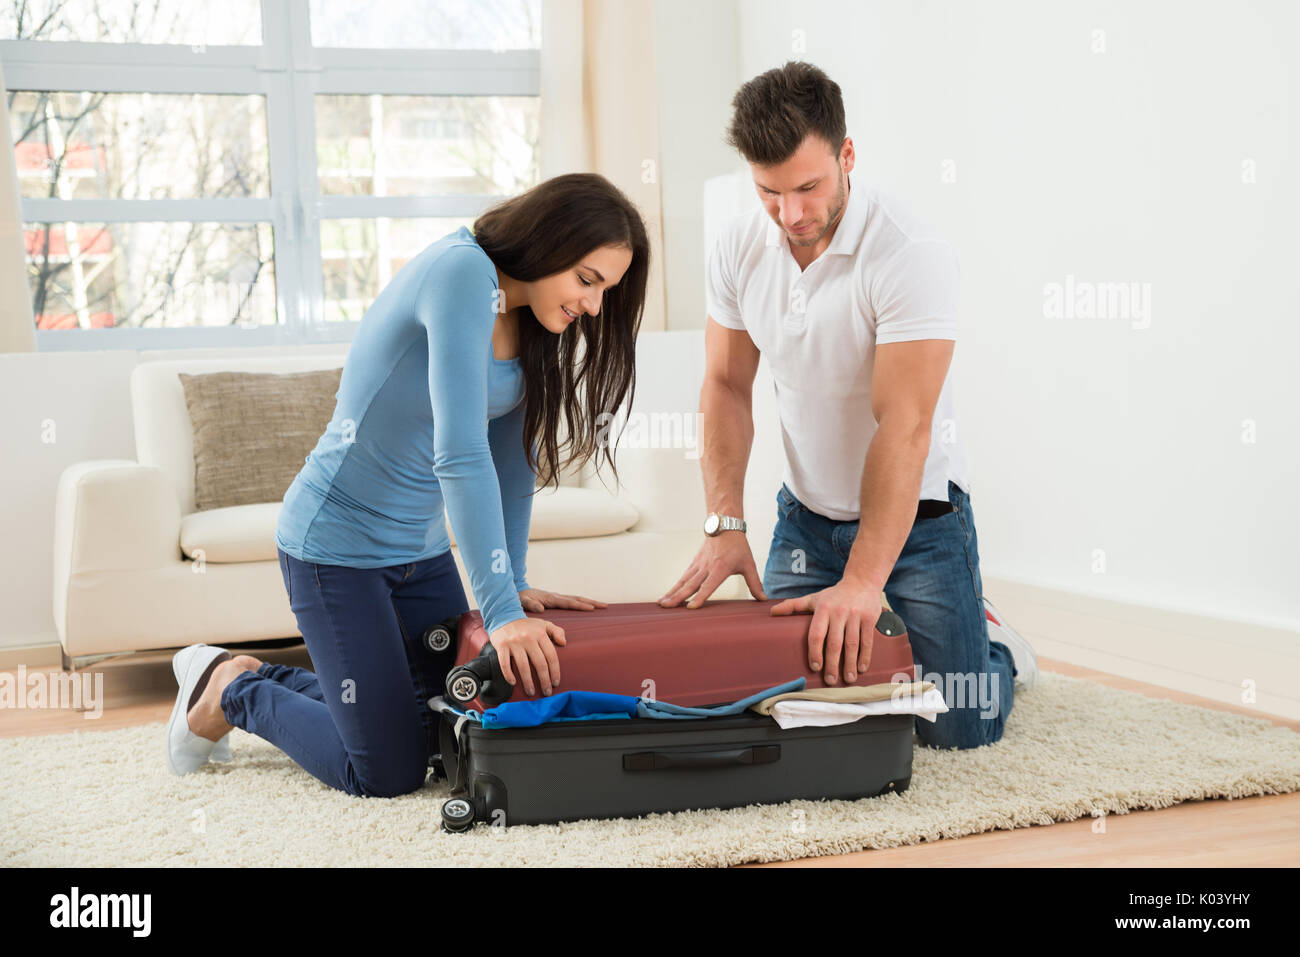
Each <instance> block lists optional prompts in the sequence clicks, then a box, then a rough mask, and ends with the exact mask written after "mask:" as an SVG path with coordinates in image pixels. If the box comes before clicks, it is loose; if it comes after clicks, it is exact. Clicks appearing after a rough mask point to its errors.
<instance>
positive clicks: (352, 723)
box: [221, 548, 469, 797]
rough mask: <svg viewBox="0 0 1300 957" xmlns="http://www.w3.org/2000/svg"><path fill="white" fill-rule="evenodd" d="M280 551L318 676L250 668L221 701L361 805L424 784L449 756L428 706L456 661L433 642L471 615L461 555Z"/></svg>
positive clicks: (228, 712)
mask: <svg viewBox="0 0 1300 957" xmlns="http://www.w3.org/2000/svg"><path fill="white" fill-rule="evenodd" d="M276 551H277V552H278V553H279V557H280V573H281V574H282V575H283V576H284V586H285V589H286V591H287V592H288V593H289V607H290V608H292V609H293V613H294V615H295V616H296V617H297V619H298V629H299V631H301V632H302V637H303V641H305V642H306V644H307V652H308V654H309V655H310V656H311V663H312V666H313V667H314V668H315V669H316V670H315V673H314V674H313V673H312V672H311V671H308V670H306V669H305V668H293V667H288V666H285V665H277V664H271V663H269V662H263V663H262V665H261V667H260V668H258V669H257V670H256V671H245V672H241V673H240V674H239V675H237V676H236V677H235V679H234V680H233V681H231V682H230V684H229V685H227V686H226V688H225V690H223V691H222V693H221V710H222V712H223V713H224V714H225V716H226V720H227V721H228V722H230V724H232V725H234V726H235V727H236V728H243V729H244V730H245V731H248V732H249V733H251V734H255V735H257V736H258V737H259V738H263V739H265V740H267V741H270V742H271V743H272V744H274V745H275V746H276V747H277V748H279V749H280V750H281V751H283V752H284V753H285V754H287V755H289V757H291V758H293V760H294V761H296V762H297V763H298V764H299V765H301V766H302V767H303V768H304V769H305V770H307V771H308V772H309V773H311V774H312V775H314V776H315V777H317V778H319V779H320V780H321V781H324V782H325V783H326V784H328V785H329V786H330V787H333V788H338V789H339V790H341V791H346V792H347V793H349V794H352V795H355V796H357V797H393V796H396V795H398V794H405V793H407V792H409V791H414V790H416V789H418V788H420V787H422V786H423V785H424V782H425V776H426V774H427V772H428V767H429V756H430V755H431V754H433V753H434V752H435V751H436V750H437V748H436V747H435V741H436V732H437V725H436V717H437V716H436V715H433V714H432V713H431V712H430V711H429V707H428V704H427V702H428V699H429V698H432V697H433V696H434V695H438V694H442V686H443V682H444V681H445V680H446V676H447V671H448V670H449V668H450V661H449V660H448V658H446V657H444V656H435V655H434V654H433V653H432V652H430V651H428V650H427V649H426V648H425V647H424V644H423V642H422V641H421V636H422V635H423V634H424V631H425V629H426V628H428V627H429V626H430V625H433V624H437V623H438V622H440V621H443V620H444V619H447V618H450V617H452V616H454V615H458V614H460V613H461V612H463V611H465V610H466V609H468V607H469V603H468V602H467V601H466V599H465V590H464V588H463V587H462V586H461V582H460V575H459V574H458V572H457V570H456V564H455V560H454V559H453V558H452V555H451V552H450V551H447V552H443V553H442V554H441V555H437V556H434V557H433V558H428V559H425V560H424V561H420V562H410V563H407V564H403V565H390V566H388V567H386V568H351V567H348V566H343V565H319V564H316V563H314V562H303V561H299V560H298V559H296V558H294V557H293V556H292V555H288V554H286V553H285V552H284V551H283V550H282V549H278V548H277V549H276Z"/></svg>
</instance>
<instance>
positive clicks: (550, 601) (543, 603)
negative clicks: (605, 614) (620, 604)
mask: <svg viewBox="0 0 1300 957" xmlns="http://www.w3.org/2000/svg"><path fill="white" fill-rule="evenodd" d="M519 604H521V605H523V606H524V611H545V610H546V609H547V608H577V609H578V610H579V611H594V610H595V609H597V608H605V607H607V606H606V604H605V602H603V601H596V599H594V598H583V597H582V596H581V595H558V594H556V593H555V592H552V591H542V590H541V589H540V588H525V589H524V590H523V591H521V592H520V593H519Z"/></svg>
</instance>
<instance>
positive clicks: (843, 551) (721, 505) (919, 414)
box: [660, 62, 1037, 748]
mask: <svg viewBox="0 0 1300 957" xmlns="http://www.w3.org/2000/svg"><path fill="white" fill-rule="evenodd" d="M732 106H733V109H734V114H733V117H732V123H731V127H730V129H729V131H728V142H729V143H730V145H731V146H732V147H733V148H735V149H737V150H738V151H739V152H740V154H741V155H742V156H744V157H745V159H746V161H747V162H748V163H749V167H750V171H751V174H752V176H753V180H754V185H755V188H756V190H757V193H758V196H759V199H760V200H761V202H762V208H761V209H759V210H755V211H754V212H753V213H752V214H747V215H746V216H743V217H740V218H738V219H736V220H735V221H733V222H732V223H730V224H729V225H728V226H727V228H726V229H725V230H724V231H723V234H722V235H721V236H720V237H719V240H718V243H717V245H716V246H715V248H714V249H713V251H712V255H711V257H710V262H709V276H708V287H707V288H708V306H709V314H708V319H707V322H706V329H705V348H706V353H707V359H706V371H705V377H704V386H703V389H702V391H701V394H700V409H701V413H702V425H701V438H702V450H701V466H702V469H703V473H704V491H705V501H706V505H707V507H708V511H709V516H708V518H707V519H706V521H705V532H706V538H705V540H704V544H703V545H702V546H701V548H700V551H699V553H698V554H697V555H696V557H695V559H694V561H692V563H691V565H690V566H689V567H688V569H687V570H686V573H685V574H684V575H683V576H682V577H681V578H680V579H679V580H678V581H677V583H676V584H675V585H673V587H672V588H671V589H669V591H668V593H667V594H666V595H664V597H663V598H661V599H660V603H661V604H662V605H664V606H666V607H671V606H675V605H677V604H679V603H680V602H681V601H682V600H684V599H690V600H689V602H688V605H687V606H688V607H690V608H696V607H699V605H700V604H702V603H703V602H704V601H705V600H707V599H708V597H709V596H710V595H711V594H712V593H713V592H714V591H715V590H716V589H717V587H718V586H719V585H720V584H721V583H722V582H723V581H724V580H725V579H726V578H728V577H729V576H731V575H733V574H737V573H739V574H741V575H743V576H744V578H745V581H746V582H747V584H748V586H749V590H750V593H751V594H752V595H753V596H754V597H755V598H758V599H766V598H767V597H768V596H769V595H770V596H771V597H773V598H782V599H785V600H784V601H781V602H779V603H777V604H776V605H774V606H773V608H772V613H773V614H778V615H789V614H795V613H800V612H811V613H812V621H811V622H810V624H809V631H808V664H809V667H810V669H812V670H813V671H822V672H823V678H824V680H825V682H826V683H827V685H836V684H838V683H839V682H840V681H841V679H843V680H844V681H845V682H853V681H854V680H855V679H856V676H857V674H858V673H859V672H860V671H863V670H865V669H866V667H867V663H868V660H869V658H870V652H871V642H870V636H871V635H872V633H873V628H874V625H875V623H876V620H877V618H879V616H880V613H881V607H882V600H881V592H882V591H883V592H884V594H885V596H886V597H887V598H888V601H889V605H890V607H891V608H892V609H893V610H894V611H895V612H897V613H898V614H899V615H900V616H901V617H902V619H903V622H904V623H905V624H906V626H907V629H908V633H909V637H910V640H911V644H912V650H913V656H914V658H915V661H916V663H917V664H918V665H920V666H921V672H922V675H921V676H922V677H923V678H927V679H929V680H935V678H936V677H938V678H939V679H940V680H937V681H936V686H937V687H939V690H940V691H941V692H942V693H943V694H944V697H945V700H946V701H947V703H948V706H949V709H950V710H949V711H948V712H946V713H944V714H940V715H939V716H938V718H937V720H936V721H934V722H929V721H925V720H918V721H917V734H918V735H919V737H920V739H921V741H922V743H923V744H928V745H931V746H935V747H959V748H972V747H979V746H981V745H984V744H989V743H992V742H994V741H997V740H999V739H1000V738H1001V736H1002V731H1003V727H1004V725H1005V722H1006V719H1007V716H1008V715H1009V713H1010V711H1011V706H1012V701H1013V679H1016V680H1019V681H1021V682H1022V683H1023V684H1025V685H1029V684H1031V683H1032V682H1033V680H1034V679H1035V677H1036V675H1037V663H1036V660H1035V656H1034V653H1033V649H1032V648H1030V646H1029V644H1028V643H1027V642H1025V641H1024V639H1023V638H1021V637H1020V636H1019V635H1017V634H1015V633H1014V632H1013V631H1011V630H1010V629H1009V628H1005V629H999V630H998V631H997V635H998V637H999V638H1004V639H1005V641H1006V642H1007V643H1006V644H1003V643H1001V642H1000V641H992V640H990V631H989V629H988V627H987V624H986V616H985V600H984V598H983V584H982V581H981V579H980V572H979V553H978V548H977V541H976V536H975V522H974V515H973V512H972V510H971V503H970V494H969V493H970V480H969V475H968V472H969V468H968V463H967V460H966V455H965V451H964V449H963V447H962V446H961V444H960V443H959V442H958V441H957V439H956V436H955V433H954V432H953V431H952V427H953V423H954V422H955V413H954V410H953V395H952V389H951V386H950V384H949V381H948V368H949V364H950V362H951V359H952V354H953V346H954V340H955V338H956V319H957V316H956V303H957V287H958V278H959V271H958V266H957V260H956V256H955V254H954V253H953V250H952V248H951V247H950V246H949V244H948V243H946V242H945V241H944V240H943V239H941V238H939V237H937V236H936V235H934V233H933V232H932V231H931V230H930V229H929V228H928V227H927V226H926V225H925V224H924V223H923V222H921V221H920V220H918V219H917V218H916V217H914V216H912V215H911V214H910V213H908V212H907V211H906V210H905V209H904V208H903V207H902V206H900V205H899V204H898V203H897V202H896V201H894V200H893V199H892V198H890V197H888V196H886V195H884V194H883V193H881V192H880V191H878V190H872V189H870V188H869V187H868V186H866V185H865V184H864V183H862V182H860V181H854V180H852V179H851V178H850V175H849V174H850V173H851V172H852V170H853V164H854V151H853V141H852V140H851V139H850V138H848V137H847V136H846V135H845V133H846V130H845V120H844V105H843V101H842V99H841V95H840V88H839V86H838V85H837V84H836V83H835V82H833V81H832V80H831V79H830V78H829V77H828V76H826V74H825V73H823V72H822V71H821V70H819V69H818V68H817V67H815V66H812V65H811V64H807V63H798V62H791V63H787V64H786V65H785V66H784V67H781V68H778V69H773V70H769V71H768V72H766V73H763V74H762V75H760V76H758V77H756V78H754V79H753V80H751V81H749V82H748V83H746V84H745V85H744V86H742V87H741V89H740V91H739V92H738V93H737V94H736V97H735V99H734V100H733V101H732ZM760 352H761V353H766V354H767V356H768V363H769V366H770V368H771V371H772V375H773V378H774V380H775V385H776V395H777V405H778V409H779V411H780V419H781V432H782V438H783V441H784V444H785V452H786V469H785V475H784V482H783V484H782V486H781V490H780V492H779V493H778V495H777V501H776V504H777V516H778V520H777V525H776V529H775V532H774V534H773V538H772V544H771V549H770V551H769V554H768V560H767V567H766V569H765V571H764V573H763V581H762V585H761V586H760V584H759V581H758V573H757V568H756V566H755V562H754V557H753V554H752V552H751V551H750V548H749V543H748V540H747V539H746V538H745V523H744V512H743V506H742V497H743V487H744V477H745V466H746V463H747V461H748V459H749V451H750V446H751V444H752V441H753V432H754V427H753V419H752V413H751V394H752V391H753V382H754V375H755V372H756V371H757V368H758V361H759V355H760ZM692 596H694V597H692ZM997 617H999V618H1000V617H1001V616H997ZM1008 645H1011V646H1012V648H1011V649H1009V648H1008ZM1012 649H1014V657H1013V651H1012ZM1017 676H1018V678H1017Z"/></svg>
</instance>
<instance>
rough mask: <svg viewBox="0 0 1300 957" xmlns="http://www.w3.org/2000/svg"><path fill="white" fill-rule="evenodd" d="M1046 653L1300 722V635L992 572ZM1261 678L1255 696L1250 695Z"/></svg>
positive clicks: (1006, 605)
mask: <svg viewBox="0 0 1300 957" xmlns="http://www.w3.org/2000/svg"><path fill="white" fill-rule="evenodd" d="M982 578H983V581H984V594H985V595H986V596H987V597H988V599H989V601H991V602H993V603H994V604H995V605H996V606H997V608H998V610H999V611H1000V612H1002V613H1003V614H1004V615H1005V616H1006V618H1007V620H1008V621H1009V622H1010V623H1011V625H1012V627H1014V628H1015V629H1016V630H1017V631H1018V632H1020V633H1021V634H1022V635H1024V636H1025V637H1026V638H1028V639H1029V640H1030V642H1031V643H1032V644H1033V646H1034V650H1035V651H1037V652H1038V654H1039V655H1040V656H1041V657H1045V658H1055V659H1057V660H1058V661H1064V662H1068V663H1070V664H1075V665H1081V666H1083V667H1085V668H1093V669H1096V670H1097V671H1105V672H1108V673H1110V674H1114V675H1120V676H1122V677H1125V678H1132V679H1134V680H1136V681H1144V682H1147V683H1149V684H1154V685H1160V686H1161V687H1165V688H1171V689H1174V690H1177V691H1183V692H1186V693H1188V694H1195V695H1200V696H1202V697H1205V698H1210V699H1212V700H1215V701H1221V702H1223V703H1224V704H1231V705H1236V706H1238V707H1245V708H1251V709H1253V710H1256V711H1263V712H1266V713H1268V714H1275V715H1278V716H1279V717H1285V718H1288V719H1292V720H1295V719H1300V687H1297V682H1296V678H1297V676H1300V634H1297V633H1296V632H1294V631H1289V630H1286V629H1282V628H1271V627H1268V626H1265V625H1258V624H1252V623H1246V622H1239V621H1228V620H1223V619H1216V618H1209V617H1205V616H1202V615H1192V614H1185V613H1181V612H1174V611H1166V610H1164V609H1160V608H1151V607H1148V606H1144V605H1133V604H1127V603H1125V602H1118V601H1110V600H1107V599H1101V598H1096V597H1094V596H1090V595H1079V594H1074V593H1071V592H1066V591H1062V590H1060V589H1054V588H1044V587H1042V586H1039V585H1032V584H1028V583H1026V582H1017V581H1012V580H1008V579H1001V578H992V577H989V576H987V575H985V576H982ZM1248 682H1249V683H1253V693H1254V700H1249V699H1248V698H1246V697H1244V696H1246V695H1247V683H1248Z"/></svg>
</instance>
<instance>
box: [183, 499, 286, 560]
mask: <svg viewBox="0 0 1300 957" xmlns="http://www.w3.org/2000/svg"><path fill="white" fill-rule="evenodd" d="M282 504H283V503H281V502H264V503H262V504H259V505H234V506H231V507H230V508H210V509H207V510H206V511H202V512H194V513H193V514H191V515H186V516H185V517H184V518H182V519H181V551H182V552H184V553H185V557H187V558H192V559H194V560H195V561H198V560H199V559H200V558H202V560H203V561H205V562H212V563H214V564H222V563H225V562H265V561H272V562H273V561H275V559H276V556H275V526H276V523H277V521H278V520H279V518H280V507H281V505H282Z"/></svg>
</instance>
